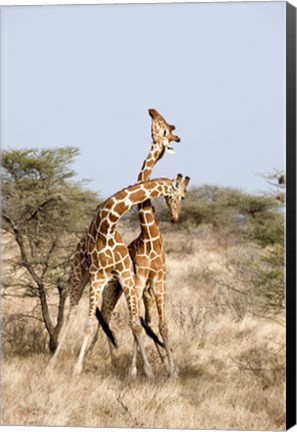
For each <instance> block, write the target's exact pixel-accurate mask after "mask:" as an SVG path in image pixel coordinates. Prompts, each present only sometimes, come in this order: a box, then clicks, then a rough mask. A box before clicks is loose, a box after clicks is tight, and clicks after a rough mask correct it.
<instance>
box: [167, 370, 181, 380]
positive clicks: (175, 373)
mask: <svg viewBox="0 0 297 432" xmlns="http://www.w3.org/2000/svg"><path fill="white" fill-rule="evenodd" d="M169 376H170V378H173V379H177V378H179V375H178V370H177V369H173V370H171V371H169Z"/></svg>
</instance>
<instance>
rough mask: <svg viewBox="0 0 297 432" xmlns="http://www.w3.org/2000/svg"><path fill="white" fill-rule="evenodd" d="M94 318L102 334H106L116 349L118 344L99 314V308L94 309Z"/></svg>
mask: <svg viewBox="0 0 297 432" xmlns="http://www.w3.org/2000/svg"><path fill="white" fill-rule="evenodd" d="M96 318H97V320H98V321H99V323H100V325H101V327H102V330H103V331H104V333H105V334H106V336H107V337H108V339H110V341H111V343H112V344H113V346H114V347H115V348H118V343H117V340H116V338H115V336H114V334H113V332H112V331H111V329H110V327H109V324H108V323H107V322H106V321H105V319H104V318H103V315H102V313H101V312H100V310H99V308H98V307H97V308H96Z"/></svg>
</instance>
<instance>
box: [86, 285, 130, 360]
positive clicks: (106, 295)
mask: <svg viewBox="0 0 297 432" xmlns="http://www.w3.org/2000/svg"><path fill="white" fill-rule="evenodd" d="M122 293H123V291H122V288H121V285H120V284H119V282H118V281H111V282H109V283H108V284H107V285H106V286H105V287H104V290H103V293H102V305H101V313H102V316H103V318H104V320H105V321H106V322H107V323H108V324H109V322H110V320H111V317H112V312H113V310H114V308H115V307H116V304H117V302H118V301H119V299H120V297H121V295H122ZM99 330H100V324H99V325H98V327H97V330H96V333H95V336H94V338H93V340H92V343H91V345H90V348H89V350H88V354H89V353H91V352H92V350H93V348H94V346H95V344H96V342H97V339H98V333H99ZM107 339H108V344H109V351H110V358H111V365H112V366H115V356H114V346H113V345H112V343H111V341H110V339H109V338H107Z"/></svg>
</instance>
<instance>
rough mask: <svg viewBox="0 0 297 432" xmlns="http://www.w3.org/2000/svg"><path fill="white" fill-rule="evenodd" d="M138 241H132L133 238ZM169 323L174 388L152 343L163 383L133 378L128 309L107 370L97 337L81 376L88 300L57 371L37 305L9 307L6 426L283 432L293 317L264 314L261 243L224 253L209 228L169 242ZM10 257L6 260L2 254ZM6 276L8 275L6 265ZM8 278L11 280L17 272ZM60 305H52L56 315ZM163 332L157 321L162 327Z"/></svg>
mask: <svg viewBox="0 0 297 432" xmlns="http://www.w3.org/2000/svg"><path fill="white" fill-rule="evenodd" d="M134 236H136V233H135V232H133V231H130V232H128V233H127V239H128V240H129V239H130V238H133V237H134ZM164 241H165V246H166V250H167V252H168V255H167V274H168V279H167V293H168V295H167V306H166V310H167V316H168V323H169V331H170V340H171V345H172V351H173V355H174V359H175V362H176V364H177V366H178V369H179V378H178V379H177V380H174V379H170V378H168V376H167V372H166V368H165V365H163V364H162V363H161V361H160V359H159V357H158V355H157V353H156V350H155V348H154V345H153V342H152V341H151V340H150V339H148V338H147V337H145V345H146V349H147V352H148V357H149V360H150V362H151V364H152V367H153V370H154V373H155V376H156V379H155V380H154V381H149V380H148V379H147V378H146V377H145V376H144V374H143V372H142V365H141V361H140V359H139V368H138V376H137V378H136V379H134V380H132V379H130V378H129V377H128V367H129V362H130V358H131V348H132V333H131V331H130V329H129V326H128V312H127V307H126V304H125V300H124V298H122V299H121V300H120V302H119V304H118V306H117V308H116V310H115V312H114V316H113V320H112V322H111V327H112V329H113V330H114V331H115V334H116V336H117V339H118V342H119V348H118V350H117V351H116V366H115V368H114V369H113V368H112V367H111V364H110V356H109V349H108V344H107V341H106V338H105V336H104V335H102V334H100V337H99V340H98V342H97V344H96V346H95V349H94V351H93V352H92V354H91V355H90V356H88V357H87V359H86V362H85V366H84V370H83V372H82V374H81V376H79V377H72V375H71V372H72V367H73V365H74V362H75V360H76V356H77V354H78V350H79V348H80V344H81V340H82V333H83V330H82V329H83V325H84V321H85V319H86V316H87V308H88V297H87V290H86V295H84V297H83V298H82V301H81V303H80V306H79V314H78V316H77V319H76V321H75V323H74V325H73V328H72V331H71V334H70V335H69V338H68V341H67V343H66V345H65V346H64V349H63V350H62V352H61V356H60V362H59V363H58V365H57V367H56V368H55V369H54V370H49V369H47V368H46V366H47V364H48V361H49V355H48V354H47V352H46V334H45V331H44V329H43V325H42V323H41V322H39V321H38V320H36V319H35V320H33V319H25V320H23V321H22V322H20V319H18V316H19V315H18V314H20V313H22V314H26V312H28V313H29V312H30V311H31V310H32V308H33V307H34V305H35V304H37V300H36V299H33V298H32V299H23V298H13V299H9V298H4V299H3V300H2V316H3V328H2V333H3V336H2V342H3V356H2V377H1V385H2V424H5V425H45V426H102V427H109V426H111V427H112V426H113V427H120V426H121V427H138V428H141V427H147V428H194V429H199V428H200V429H249V430H250V429H256V430H260V429H268V430H272V429H284V428H285V393H284V391H285V382H284V379H285V378H284V365H285V316H284V314H283V313H282V312H275V313H272V314H269V315H268V314H267V313H261V310H260V309H259V307H257V304H256V303H257V299H256V298H255V296H254V293H253V292H252V290H251V287H250V285H249V275H248V271H249V269H248V268H243V266H242V264H240V263H242V262H244V258H246V257H249V256H252V257H253V258H255V257H256V256H257V254H259V253H260V252H259V250H258V249H257V247H256V246H255V245H253V244H247V243H246V244H244V245H242V244H240V243H237V242H232V241H228V242H226V241H225V242H224V241H222V239H220V238H219V237H218V235H217V234H214V233H213V232H212V230H211V229H210V228H209V227H207V226H200V228H199V230H198V231H197V232H195V235H192V236H191V235H190V234H189V233H186V232H167V233H164ZM4 253H5V251H4ZM8 265H10V264H9V263H8ZM4 273H5V276H6V277H12V270H11V269H10V267H9V266H8V267H6V268H5V272H4ZM55 301H56V299H55V298H54V297H53V298H52V301H51V303H52V307H53V308H54V307H55ZM154 322H155V326H154V328H155V329H157V317H155V320H154Z"/></svg>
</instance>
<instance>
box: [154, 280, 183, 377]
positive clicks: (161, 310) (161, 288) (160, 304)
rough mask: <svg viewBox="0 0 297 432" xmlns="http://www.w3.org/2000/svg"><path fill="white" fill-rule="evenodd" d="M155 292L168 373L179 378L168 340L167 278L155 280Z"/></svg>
mask: <svg viewBox="0 0 297 432" xmlns="http://www.w3.org/2000/svg"><path fill="white" fill-rule="evenodd" d="M153 290H154V294H155V298H156V303H157V310H158V315H159V331H160V334H161V336H162V338H163V342H164V345H165V350H166V354H167V360H168V373H169V375H170V376H171V377H172V378H177V377H178V372H177V369H176V367H175V365H174V360H173V356H172V352H171V349H170V346H169V340H168V325H167V321H166V319H165V290H166V284H165V278H164V277H163V276H161V277H157V279H156V280H154V283H153Z"/></svg>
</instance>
